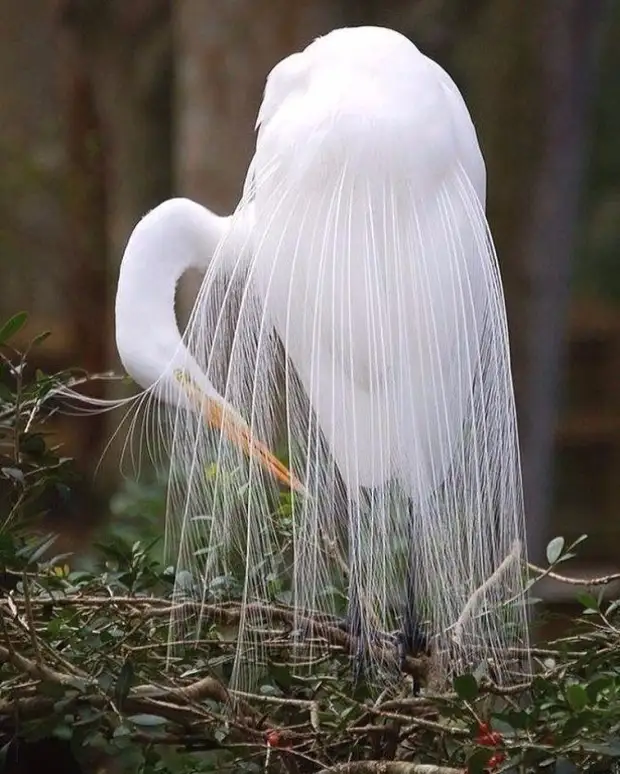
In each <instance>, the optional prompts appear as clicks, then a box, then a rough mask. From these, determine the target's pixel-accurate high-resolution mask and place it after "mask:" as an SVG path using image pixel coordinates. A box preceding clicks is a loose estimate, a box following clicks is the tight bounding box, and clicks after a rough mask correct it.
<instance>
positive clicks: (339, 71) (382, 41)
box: [257, 27, 426, 125]
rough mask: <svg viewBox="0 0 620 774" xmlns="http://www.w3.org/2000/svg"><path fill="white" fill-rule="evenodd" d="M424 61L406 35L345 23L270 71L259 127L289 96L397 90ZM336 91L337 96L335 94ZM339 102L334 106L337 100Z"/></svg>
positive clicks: (303, 96)
mask: <svg viewBox="0 0 620 774" xmlns="http://www.w3.org/2000/svg"><path fill="white" fill-rule="evenodd" d="M425 61H426V57H424V56H423V55H422V54H421V53H420V52H419V50H418V49H417V48H416V47H415V46H414V44H413V43H411V41H409V40H408V39H407V38H406V37H405V36H404V35H401V34H400V33H398V32H394V30H390V29H386V28H384V27H345V28H342V29H337V30H334V31H333V32H330V33H328V34H327V35H324V36H322V37H320V38H317V39H316V40H314V41H313V42H312V43H310V45H309V46H307V47H306V48H305V49H304V50H303V51H301V52H299V53H296V54H292V55H291V56H288V57H286V59H283V60H282V61H281V62H279V63H278V64H277V65H276V66H275V67H274V68H273V70H272V71H271V73H270V74H269V77H268V79H267V85H266V88H265V96H264V100H263V103H262V105H261V109H260V112H259V115H258V121H257V125H264V124H265V123H266V122H268V121H269V120H270V119H271V118H272V117H273V115H274V114H275V113H276V112H277V111H278V109H279V108H280V107H282V106H283V105H285V104H290V103H291V102H292V101H293V100H295V99H299V100H303V99H307V98H310V99H312V97H313V92H315V91H316V92H323V93H324V94H325V95H326V97H328V95H329V94H333V95H334V97H335V99H336V100H337V102H340V103H342V96H343V93H344V92H346V91H351V90H353V91H355V90H356V89H359V88H365V89H368V88H370V89H373V88H375V87H376V88H380V89H381V90H385V89H387V90H388V91H392V90H396V89H398V88H399V87H400V85H401V84H404V85H406V84H407V81H410V80H411V77H412V72H413V71H414V69H415V68H416V67H420V66H423V64H424V62H425ZM336 95H338V96H336ZM337 102H336V103H335V104H337Z"/></svg>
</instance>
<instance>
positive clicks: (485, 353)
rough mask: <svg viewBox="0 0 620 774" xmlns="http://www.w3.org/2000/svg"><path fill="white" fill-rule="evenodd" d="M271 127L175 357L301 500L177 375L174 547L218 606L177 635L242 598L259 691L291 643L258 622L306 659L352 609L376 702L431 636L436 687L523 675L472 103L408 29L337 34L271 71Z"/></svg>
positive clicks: (507, 385) (236, 679) (171, 432)
mask: <svg viewBox="0 0 620 774" xmlns="http://www.w3.org/2000/svg"><path fill="white" fill-rule="evenodd" d="M258 127H259V131H258V139H257V148H256V153H255V156H254V158H253V160H252V163H251V165H250V169H249V171H248V176H247V179H246V185H245V188H244V193H243V197H242V200H241V202H240V204H239V206H238V208H237V211H236V213H235V214H234V216H233V217H232V219H231V221H230V223H229V224H228V226H227V229H226V231H225V233H224V234H223V236H222V238H221V240H220V241H219V244H218V246H217V249H216V251H215V254H214V255H213V257H212V260H211V261H210V263H209V265H208V269H207V272H206V275H205V278H204V281H203V282H202V285H201V288H200V291H199V294H198V297H197V300H196V303H195V306H194V309H193V312H192V314H191V317H190V320H189V323H188V326H187V330H186V332H185V335H184V337H183V346H184V348H183V349H182V350H180V351H182V352H184V353H185V357H186V359H187V367H188V369H189V368H190V366H192V367H193V365H194V364H197V365H198V367H199V369H200V371H201V372H202V373H203V374H204V375H205V376H206V378H207V379H208V380H209V382H210V383H211V384H212V385H213V387H214V388H215V390H216V391H217V392H218V393H219V395H221V396H222V397H223V399H224V401H225V403H226V405H227V407H228V409H229V410H230V411H231V412H233V414H234V415H235V416H239V417H241V419H242V420H243V422H244V423H247V426H248V427H249V430H250V433H251V434H252V435H253V437H254V438H255V439H256V440H257V441H258V442H260V443H261V444H266V445H267V446H268V447H270V448H274V447H275V446H276V445H277V444H280V446H281V448H282V449H284V450H285V453H286V457H287V459H288V464H289V467H290V469H291V471H292V473H293V475H294V476H295V478H296V479H297V480H298V481H299V482H300V483H301V486H302V489H303V492H296V493H294V495H293V496H292V497H291V498H290V512H287V511H286V509H284V510H283V508H282V503H281V498H280V494H281V493H280V491H279V487H278V483H277V481H276V479H275V478H274V477H273V476H270V475H269V473H267V472H266V471H265V469H264V467H263V466H261V464H260V461H259V460H257V458H256V457H253V456H251V455H248V454H247V448H246V449H245V450H244V449H243V448H241V447H240V446H239V445H238V444H235V443H234V442H233V441H232V440H231V438H230V437H229V436H227V435H226V434H225V433H223V432H217V431H214V429H213V428H212V427H209V426H208V424H206V423H205V422H204V418H203V416H202V414H201V412H200V411H197V410H192V408H191V406H188V405H187V403H186V402H185V400H183V399H180V397H179V384H178V380H176V379H175V378H174V373H176V372H178V371H179V370H181V371H183V367H184V363H183V360H182V358H179V357H175V358H174V361H173V362H172V361H171V363H170V365H169V367H168V368H167V369H166V368H164V369H163V372H162V374H161V377H160V379H158V381H157V383H156V384H155V385H152V386H151V387H150V388H149V389H148V390H147V391H146V394H145V398H144V399H145V400H146V401H147V403H146V405H147V408H148V411H147V421H148V423H149V425H150V426H151V430H152V435H153V437H154V438H156V441H157V443H156V444H153V446H156V448H157V450H158V453H159V450H161V452H162V456H165V457H166V458H167V459H169V461H170V468H169V487H168V503H167V514H168V518H167V527H166V542H167V545H168V548H169V550H170V551H171V554H172V558H173V560H174V563H175V565H176V569H177V595H178V597H179V598H184V597H185V596H188V595H189V597H190V598H192V599H193V600H194V601H197V602H198V603H199V608H200V610H201V612H199V613H198V614H196V615H193V616H190V617H186V618H182V617H177V616H175V618H174V619H173V621H172V625H171V641H177V640H178V639H179V638H185V639H189V640H191V638H192V636H200V634H201V631H202V630H203V629H204V628H205V627H208V625H209V621H210V617H209V616H210V609H211V608H210V607H209V605H210V603H212V602H217V601H221V600H222V599H225V598H227V596H228V595H229V594H234V595H237V596H240V598H241V601H242V605H241V617H240V621H239V623H238V631H237V632H236V644H235V647H234V655H233V657H232V659H231V661H230V663H228V664H227V665H226V668H227V669H228V671H229V673H230V679H231V685H232V687H233V688H234V687H237V688H248V687H250V684H254V683H255V682H256V681H257V680H260V678H261V676H262V675H263V674H264V673H265V672H266V670H267V668H268V667H267V654H268V646H269V642H270V638H272V637H274V636H275V634H274V631H275V628H274V627H275V624H274V622H273V621H271V620H270V616H269V612H268V606H266V605H265V604H261V603H266V602H267V603H270V602H274V601H276V602H278V603H279V604H283V603H288V604H290V608H291V610H292V615H293V617H294V620H295V624H294V627H293V630H294V632H297V633H298V635H299V637H300V642H301V643H302V644H303V643H306V645H305V646H304V649H302V651H303V656H301V655H300V660H304V661H305V662H306V663H307V662H308V661H312V657H313V655H314V652H315V650H316V649H317V648H318V647H319V645H318V642H317V638H316V637H315V636H314V635H315V634H316V632H313V631H312V628H311V626H310V625H309V619H314V620H319V621H320V620H321V619H322V618H324V619H325V620H328V621H330V622H332V623H333V621H334V620H337V618H338V617H339V616H342V615H343V613H344V612H345V611H344V610H343V605H342V599H343V598H347V599H348V611H347V613H348V615H347V620H348V623H349V627H350V631H351V633H352V635H353V636H354V637H355V638H357V639H358V640H359V643H360V646H359V650H360V653H361V654H362V655H363V657H364V662H365V666H367V670H366V674H367V677H368V679H369V680H371V681H373V682H375V683H377V684H379V685H380V686H384V684H385V682H386V681H387V682H391V681H393V680H396V679H397V675H398V647H397V642H398V638H397V637H396V636H395V632H397V631H398V630H401V629H403V627H404V628H405V629H407V628H408V627H409V626H410V624H411V622H412V621H418V622H419V623H420V625H421V626H422V628H423V629H424V631H425V633H426V636H427V638H428V639H429V641H430V647H431V651H432V654H433V658H434V663H435V670H434V671H435V673H436V674H438V675H439V676H440V678H441V679H444V680H445V679H448V678H449V677H450V676H451V675H452V674H454V673H456V672H459V671H462V670H463V669H472V668H477V667H479V666H480V665H484V666H485V668H486V669H487V670H488V671H489V673H490V674H491V676H492V677H493V678H494V679H496V680H498V681H505V682H506V681H511V680H519V679H521V677H522V673H523V672H524V671H527V669H528V663H527V658H525V659H522V660H521V661H520V662H516V661H515V660H514V658H512V656H511V655H510V652H511V649H512V648H519V649H520V648H524V649H525V651H527V644H528V640H527V637H528V635H527V617H526V600H525V586H524V579H523V572H522V570H523V568H522V564H523V559H524V523H523V506H522V495H521V480H520V463H519V452H518V444H517V430H516V419H515V411H514V399H513V391H512V380H511V373H510V361H509V347H508V334H507V325H506V314H505V308H504V300H503V292H502V284H501V278H500V274H499V269H498V264H497V259H496V256H495V252H494V248H493V242H492V239H491V236H490V233H489V229H488V226H487V223H486V219H485V215H484V200H485V172H484V164H483V161H482V157H481V155H480V151H479V148H478V144H477V140H476V137H475V131H474V129H473V126H472V124H471V120H470V118H469V115H468V113H467V110H466V108H465V105H464V103H463V101H462V99H461V97H460V95H459V93H458V91H457V90H456V87H455V86H454V84H453V83H452V81H451V80H450V79H449V78H448V76H447V75H446V74H445V73H444V71H443V70H441V68H439V67H438V66H437V65H435V64H434V63H433V62H431V61H430V60H428V59H426V58H425V57H424V56H422V55H421V54H420V53H419V52H418V51H417V49H415V47H414V46H412V44H411V43H409V42H408V41H406V40H405V39H404V38H402V37H401V36H398V35H397V34H396V33H393V32H391V31H387V30H376V28H375V29H370V31H369V30H368V29H365V28H362V29H361V30H359V29H358V30H339V31H336V32H334V33H331V34H330V35H328V36H326V37H325V38H322V39H319V40H318V41H316V42H315V43H313V44H312V45H311V46H309V47H308V48H307V49H306V51H305V52H303V53H302V54H301V55H295V56H294V57H293V58H291V59H290V60H285V61H284V62H283V63H281V64H280V65H278V67H277V68H275V69H274V71H273V72H272V74H271V76H270V78H269V80H268V83H267V89H266V92H265V99H264V101H263V105H262V107H261V111H260V114H259V122H258ZM171 248H174V245H171ZM190 361H191V362H190ZM155 397H156V398H157V399H158V400H157V401H154V400H151V398H155ZM246 447H247V445H246ZM152 451H154V449H152ZM334 617H335V618H334ZM317 631H318V630H317ZM406 633H407V632H405V634H406Z"/></svg>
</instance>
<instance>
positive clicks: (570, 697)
mask: <svg viewBox="0 0 620 774" xmlns="http://www.w3.org/2000/svg"><path fill="white" fill-rule="evenodd" d="M566 700H567V701H568V703H569V704H570V706H571V709H573V710H575V712H581V710H582V709H585V707H587V706H588V693H587V691H586V689H585V688H584V687H583V685H580V684H579V683H573V684H572V685H568V686H567V687H566Z"/></svg>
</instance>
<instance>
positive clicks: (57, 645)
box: [0, 546, 620, 774]
mask: <svg viewBox="0 0 620 774" xmlns="http://www.w3.org/2000/svg"><path fill="white" fill-rule="evenodd" d="M127 562H128V566H127V567H121V566H119V565H118V563H117V565H115V566H114V569H112V570H110V564H109V563H108V565H107V567H106V570H105V571H104V572H102V573H100V574H97V573H92V574H87V573H72V572H71V571H70V570H69V568H68V567H58V566H50V565H49V564H48V565H40V566H39V567H38V570H37V571H36V572H28V573H25V572H23V573H22V572H20V573H15V574H12V575H11V574H10V573H9V574H8V575H7V576H6V578H5V580H6V579H7V578H8V579H9V581H10V582H8V583H7V584H6V585H8V586H12V588H11V589H10V590H7V591H5V593H4V594H3V598H2V600H1V603H0V605H1V606H0V610H1V612H2V617H1V622H2V627H1V631H0V661H1V662H2V667H1V669H2V676H3V678H2V684H1V686H0V734H1V735H2V737H3V740H4V743H5V744H7V743H8V742H10V741H11V740H12V739H14V738H16V737H20V738H25V739H37V738H42V737H50V736H51V737H57V738H60V739H63V740H66V741H67V742H68V743H70V744H71V745H72V748H73V749H74V750H75V752H76V754H77V755H78V756H79V755H80V753H81V752H86V751H88V750H89V749H93V748H95V749H98V750H101V751H103V752H104V753H105V754H106V755H109V756H115V757H118V756H119V755H120V756H121V757H122V756H129V758H131V757H132V756H133V758H134V759H135V756H136V755H140V756H142V758H143V767H142V769H141V770H142V771H151V770H152V771H161V770H162V768H161V766H163V765H165V767H166V768H165V769H164V770H171V771H187V772H189V771H265V770H266V771H274V772H275V771H281V772H295V774H297V773H298V774H302V772H328V771H329V772H386V773H387V772H397V773H398V774H409V773H411V774H431V772H436V773H437V774H444V773H445V774H448V773H449V772H456V771H461V772H463V771H471V772H475V771H490V770H493V771H503V770H514V771H530V770H531V771H541V770H544V769H545V767H548V770H550V771H553V770H554V767H555V766H557V765H558V762H560V764H561V765H564V763H566V762H567V761H572V762H573V763H574V764H576V765H577V766H578V770H579V771H611V770H612V766H613V764H614V760H615V759H616V756H617V755H620V745H619V744H618V742H617V741H616V737H617V735H618V729H619V728H620V681H619V680H618V678H619V677H620V647H619V645H620V630H619V629H618V628H617V626H616V621H615V610H616V607H615V606H614V604H613V603H608V602H603V601H602V600H597V599H596V598H595V597H594V596H590V595H589V594H586V595H582V597H581V603H582V606H583V607H584V615H583V616H580V617H579V619H578V620H576V621H575V622H574V623H575V626H576V627H577V629H576V631H575V632H574V633H571V634H570V636H566V637H565V638H563V639H561V640H556V641H555V642H553V643H549V645H548V646H547V647H544V648H537V649H534V651H533V655H534V657H535V661H536V665H537V669H538V674H537V676H536V677H535V678H534V679H533V680H532V681H530V682H528V683H527V684H523V685H520V686H516V687H514V688H511V689H509V690H507V689H504V690H502V689H500V688H499V687H498V686H494V685H492V684H488V683H487V684H482V683H480V682H479V681H477V680H476V678H475V677H474V675H471V674H465V675H461V676H460V677H458V678H457V679H456V680H455V682H454V686H453V687H452V689H451V690H450V691H448V692H446V693H445V694H442V695H434V694H430V693H428V692H425V691H424V690H422V693H421V695H419V696H414V695H412V691H411V675H412V676H414V677H415V678H416V679H420V678H423V673H424V668H425V664H424V661H423V660H415V659H411V660H410V662H409V663H408V667H406V669H407V671H409V672H410V673H411V675H410V676H406V675H405V676H404V678H403V690H402V691H401V692H400V693H398V694H395V693H394V692H391V693H388V692H386V693H385V694H383V695H381V696H379V697H378V698H377V697H371V696H370V695H369V694H368V693H367V692H366V691H365V689H364V686H363V685H358V684H356V683H355V682H354V681H353V680H352V677H351V669H350V663H349V661H350V656H351V654H352V653H353V652H354V649H355V646H354V643H352V642H351V640H350V637H349V635H347V634H346V632H343V631H342V630H341V629H340V628H338V627H336V626H334V627H331V626H329V625H327V624H325V623H322V624H321V623H317V622H314V624H313V636H316V637H317V638H320V639H321V643H322V651H321V652H322V654H323V655H322V656H321V658H320V659H317V664H316V669H315V670H314V674H306V675H301V674H298V673H297V672H296V670H295V669H293V668H292V662H293V660H294V658H293V656H292V649H293V645H294V643H293V642H292V641H291V637H290V629H291V627H290V625H287V624H289V623H290V617H291V616H292V613H291V611H290V609H287V608H285V607H281V606H278V605H273V606H270V607H269V608H268V611H267V612H268V613H269V617H270V619H271V620H273V621H275V622H280V623H281V624H282V626H281V627H279V628H277V629H274V631H272V632H265V638H266V639H265V652H267V653H268V654H271V655H270V656H269V658H268V659H267V660H268V664H267V666H266V668H265V670H264V674H263V677H262V678H261V679H260V680H259V682H258V684H257V688H256V691H255V692H240V691H237V692H232V691H231V690H229V687H228V677H229V672H228V671H227V669H228V668H229V666H228V665H230V663H231V661H232V650H233V648H234V645H235V643H234V637H232V635H231V633H234V630H235V624H236V622H237V620H238V617H239V606H238V604H237V603H234V602H222V603H221V604H212V605H211V606H210V607H209V608H208V609H207V611H206V616H207V619H208V622H207V624H208V625H206V627H205V628H206V631H207V634H206V635H205V639H204V640H201V641H198V642H192V643H191V644H187V645H185V646H184V645H183V644H182V643H181V644H180V645H179V646H178V647H176V648H175V649H174V655H173V656H171V655H170V650H169V642H168V639H169V637H168V634H169V624H170V617H171V613H181V612H187V610H183V606H184V605H185V606H186V607H187V605H189V604H190V603H187V602H186V603H175V602H173V601H171V599H172V598H171V596H170V594H167V593H166V592H165V585H162V577H163V576H162V575H158V574H157V572H156V570H155V569H154V565H153V564H152V563H149V561H148V559H147V557H146V554H145V553H144V552H143V551H142V550H141V549H140V548H139V546H134V548H133V550H132V552H130V555H128V559H127ZM545 574H549V571H545ZM601 580H603V581H605V580H607V579H596V580H595V581H591V583H595V582H597V581H598V582H599V585H600V586H602V587H604V586H605V583H600V581H601ZM586 583H587V582H586ZM150 585H152V586H155V587H156V590H157V592H158V593H157V595H156V594H155V592H154V591H153V590H149V588H148V587H149V586H150ZM162 589H163V591H162ZM171 760H174V762H173V763H171V762H170V761H171ZM149 761H150V763H149V765H152V766H153V768H152V769H149V768H148V766H147V763H148V762H149ZM154 761H155V762H157V761H159V764H158V765H160V768H157V767H156V766H155V763H154ZM162 762H164V763H162ZM558 770H559V769H558Z"/></svg>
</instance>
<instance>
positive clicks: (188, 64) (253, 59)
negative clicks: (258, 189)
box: [173, 0, 342, 213]
mask: <svg viewBox="0 0 620 774" xmlns="http://www.w3.org/2000/svg"><path fill="white" fill-rule="evenodd" d="M173 16H174V22H173V24H174V39H175V75H176V94H175V137H174V182H175V188H176V190H177V192H178V193H180V194H182V195H184V196H189V197H192V198H195V199H197V200H198V201H201V202H203V203H204V204H206V205H208V206H209V207H210V208H212V209H215V210H216V211H219V212H222V213H224V212H225V213H228V212H230V211H231V210H232V209H233V208H234V207H235V205H236V204H237V202H238V200H239V195H240V193H241V188H242V184H243V180H244V177H245V172H246V169H247V166H248V163H249V161H250V158H251V156H252V149H253V145H254V125H255V123H256V115H257V113H258V107H259V105H260V102H261V99H262V93H263V89H264V86H265V79H266V77H267V74H268V73H269V71H270V70H271V68H272V67H273V66H274V65H275V64H276V63H277V62H278V61H279V60H280V59H282V58H283V57H285V56H287V55H288V54H292V53H294V52H295V51H297V50H299V49H300V48H301V47H303V46H305V45H307V44H308V43H310V42H311V41H312V39H313V38H314V37H316V36H317V35H319V34H321V33H325V32H327V31H329V30H330V29H331V28H333V27H337V26H339V25H340V24H341V23H342V16H341V15H340V13H339V6H338V3H335V2H330V0H299V1H298V2H291V1H290V0H237V2H234V3H231V2H230V1H229V0H212V2H209V3H205V2H203V0H177V1H176V2H175V3H174V5H173Z"/></svg>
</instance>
